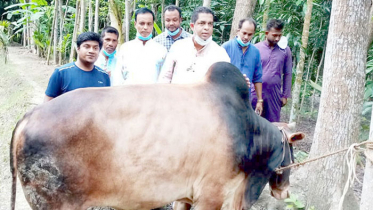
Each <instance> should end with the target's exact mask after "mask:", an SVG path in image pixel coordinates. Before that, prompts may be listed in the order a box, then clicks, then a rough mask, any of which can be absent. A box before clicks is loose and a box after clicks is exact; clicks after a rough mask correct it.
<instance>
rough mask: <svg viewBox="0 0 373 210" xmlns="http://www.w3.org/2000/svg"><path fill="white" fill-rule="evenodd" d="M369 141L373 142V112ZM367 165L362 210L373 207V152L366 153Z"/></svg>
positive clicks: (362, 194) (368, 209)
mask: <svg viewBox="0 0 373 210" xmlns="http://www.w3.org/2000/svg"><path fill="white" fill-rule="evenodd" d="M369 141H372V142H373V112H372V117H371V120H370V132H369ZM365 154H366V157H367V158H366V165H365V173H364V181H363V192H362V193H361V203H360V210H370V209H372V206H373V193H372V189H373V162H372V161H373V151H372V150H368V151H366V153H365Z"/></svg>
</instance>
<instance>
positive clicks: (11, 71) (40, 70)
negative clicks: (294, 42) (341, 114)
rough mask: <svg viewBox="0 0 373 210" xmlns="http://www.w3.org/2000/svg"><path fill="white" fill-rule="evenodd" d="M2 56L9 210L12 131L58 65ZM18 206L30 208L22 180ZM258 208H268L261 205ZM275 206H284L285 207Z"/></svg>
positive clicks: (2, 141) (1, 184)
mask: <svg viewBox="0 0 373 210" xmlns="http://www.w3.org/2000/svg"><path fill="white" fill-rule="evenodd" d="M0 59H1V60H0V210H6V209H9V207H10V187H11V175H10V169H9V143H10V139H11V133H12V131H13V129H14V126H15V125H16V122H17V121H18V120H19V119H20V118H21V117H22V116H23V115H24V114H25V113H26V112H27V111H28V110H31V109H32V108H33V107H34V106H36V105H37V104H40V103H42V100H43V97H44V91H45V88H46V86H47V84H48V79H49V77H50V75H51V73H52V72H53V70H54V68H55V67H56V66H54V65H49V66H47V65H46V61H45V60H42V59H40V58H39V57H37V55H34V54H32V53H30V52H29V50H28V49H24V48H22V47H19V46H15V47H10V48H9V62H8V64H4V62H3V59H2V58H0ZM289 104H290V103H289ZM289 107H290V106H289V105H288V107H287V108H285V109H284V110H283V113H282V121H284V122H286V121H288V116H289V112H290V110H289ZM315 118H316V117H313V118H310V119H309V118H301V120H300V122H299V123H298V125H297V128H298V129H297V130H298V131H303V132H304V133H306V139H305V140H304V141H302V142H301V143H299V144H298V145H297V149H298V150H302V151H306V152H309V150H310V147H311V144H312V138H313V134H314V129H315V124H316V119H315ZM357 173H358V177H359V179H360V180H363V169H362V167H361V166H358V170H357ZM298 186H299V185H298ZM300 186H301V185H300ZM361 188H362V186H361V185H360V184H359V183H355V186H354V192H355V195H356V197H357V198H358V199H359V200H360V195H361ZM264 193H265V192H264ZM260 202H265V201H260ZM282 204H283V203H282ZM258 206H260V205H258ZM280 206H281V205H280ZM282 206H283V205H282ZM16 209H17V210H29V209H30V207H29V206H28V204H27V202H26V200H25V198H24V195H23V192H22V189H21V187H20V185H19V182H18V188H17V202H16ZM169 209H170V208H169ZM256 209H266V208H261V207H258V208H256ZM273 209H283V207H282V208H273Z"/></svg>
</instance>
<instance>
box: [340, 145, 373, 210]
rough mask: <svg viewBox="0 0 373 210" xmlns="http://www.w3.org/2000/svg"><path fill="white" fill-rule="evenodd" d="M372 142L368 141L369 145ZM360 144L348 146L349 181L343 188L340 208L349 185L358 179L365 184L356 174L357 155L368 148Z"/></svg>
mask: <svg viewBox="0 0 373 210" xmlns="http://www.w3.org/2000/svg"><path fill="white" fill-rule="evenodd" d="M363 143H364V142H363ZM371 143H373V142H368V141H367V142H366V144H367V145H370V144H371ZM360 145H361V144H356V143H355V144H352V145H351V146H350V147H349V148H348V150H347V152H346V155H345V160H346V163H347V168H348V175H347V181H346V184H345V187H344V189H343V194H342V197H341V199H340V200H339V207H338V209H339V210H342V209H343V201H344V199H345V196H346V194H347V191H348V187H349V186H350V187H352V185H353V183H354V181H355V180H356V181H358V182H359V183H360V184H363V183H361V181H360V180H359V179H358V178H357V176H356V157H357V155H358V153H360V152H363V151H365V150H366V148H361V147H360Z"/></svg>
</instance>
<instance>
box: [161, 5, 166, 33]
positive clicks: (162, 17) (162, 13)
mask: <svg viewBox="0 0 373 210" xmlns="http://www.w3.org/2000/svg"><path fill="white" fill-rule="evenodd" d="M164 1H165V0H162V4H161V7H162V12H161V22H162V31H164V12H163V11H164Z"/></svg>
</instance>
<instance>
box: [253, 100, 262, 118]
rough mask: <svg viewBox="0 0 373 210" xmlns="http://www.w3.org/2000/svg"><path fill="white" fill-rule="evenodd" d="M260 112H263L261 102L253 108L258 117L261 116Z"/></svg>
mask: <svg viewBox="0 0 373 210" xmlns="http://www.w3.org/2000/svg"><path fill="white" fill-rule="evenodd" d="M262 112H263V101H261V102H259V101H257V102H256V107H255V113H257V114H258V115H262Z"/></svg>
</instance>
